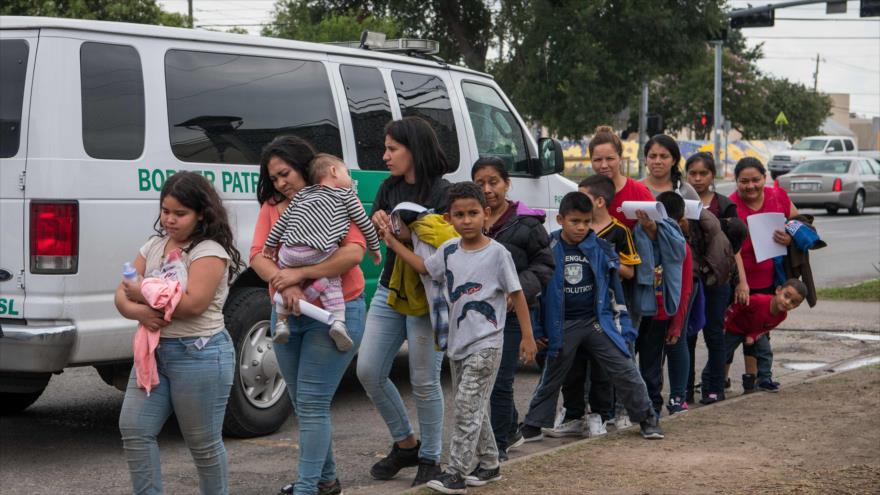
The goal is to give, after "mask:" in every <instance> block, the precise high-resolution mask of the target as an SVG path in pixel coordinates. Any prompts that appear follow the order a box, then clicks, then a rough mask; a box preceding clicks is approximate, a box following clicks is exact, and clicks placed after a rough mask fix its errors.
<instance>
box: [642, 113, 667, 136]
mask: <svg viewBox="0 0 880 495" xmlns="http://www.w3.org/2000/svg"><path fill="white" fill-rule="evenodd" d="M646 131H647V134H648V136H656V135H657V134H662V133H663V117H662V116H660V115H657V114H648V128H647V129H646Z"/></svg>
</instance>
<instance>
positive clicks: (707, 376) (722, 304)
mask: <svg viewBox="0 0 880 495" xmlns="http://www.w3.org/2000/svg"><path fill="white" fill-rule="evenodd" d="M730 293H731V288H730V285H728V284H721V285H718V286H715V287H706V325H705V326H704V327H703V340H704V341H705V342H706V350H707V351H708V352H709V358H708V360H707V361H706V366H705V367H704V368H703V373H702V376H701V380H702V381H703V385H702V388H701V393H702V394H703V397H705V396H707V395H709V394H718V396H719V397H723V396H724V376H725V375H724V363H725V361H727V355H726V352H725V350H724V312H725V311H726V310H727V306H729V305H730Z"/></svg>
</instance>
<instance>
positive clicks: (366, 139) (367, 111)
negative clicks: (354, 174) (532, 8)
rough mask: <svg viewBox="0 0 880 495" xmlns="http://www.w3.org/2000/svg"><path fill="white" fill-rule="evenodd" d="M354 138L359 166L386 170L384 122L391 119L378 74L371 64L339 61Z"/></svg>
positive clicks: (366, 168) (365, 168)
mask: <svg viewBox="0 0 880 495" xmlns="http://www.w3.org/2000/svg"><path fill="white" fill-rule="evenodd" d="M339 73H340V74H341V75H342V82H343V84H345V96H346V99H347V100H348V111H349V113H350V114H351V125H352V127H354V140H355V144H356V145H357V161H358V167H359V168H360V169H361V170H387V167H386V166H385V161H384V160H382V155H384V154H385V136H384V131H385V124H387V123H388V122H389V121H390V120H391V119H392V117H391V105H390V104H389V103H388V94H387V93H386V91H385V82H384V81H382V74H380V73H379V71H378V70H377V69H374V68H371V67H356V66H351V65H343V66H340V67H339Z"/></svg>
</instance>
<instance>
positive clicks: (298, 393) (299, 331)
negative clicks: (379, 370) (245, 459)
mask: <svg viewBox="0 0 880 495" xmlns="http://www.w3.org/2000/svg"><path fill="white" fill-rule="evenodd" d="M315 154H317V151H316V150H315V148H314V147H313V146H312V145H311V144H310V143H309V142H307V141H305V140H304V139H301V138H299V137H296V136H282V137H279V138H276V139H275V140H274V141H272V142H271V143H269V144H268V145H267V146H266V148H264V150H263V156H262V159H261V162H260V178H259V181H258V182H257V200H258V201H259V202H260V213H259V216H258V217H257V224H256V226H255V227H254V238H253V243H252V244H251V252H250V264H251V267H252V268H253V269H254V271H255V272H256V273H257V275H259V277H260V278H262V279H263V280H265V281H266V282H268V283H269V287H270V292H272V291H275V290H277V291H280V292H281V295H282V296H284V300H285V301H286V302H287V304H288V305H289V306H291V307H292V308H294V312H295V313H298V311H297V310H296V308H297V307H298V304H299V299H300V298H302V290H301V288H300V284H301V283H302V282H303V281H306V280H314V279H319V278H321V277H341V279H342V296H343V299H345V321H346V326H347V327H348V332H349V335H350V336H351V339H352V341H354V346H353V347H352V349H351V350H349V351H347V352H340V351H338V350H337V349H336V345H335V344H334V343H333V340H331V339H330V335H329V333H328V326H327V325H326V324H324V323H320V322H317V321H315V320H312V319H310V318H308V317H305V316H294V315H291V316H290V320H289V321H290V333H291V335H290V340H289V341H288V342H287V343H284V344H278V343H274V344H273V343H272V341H271V338H270V337H268V336H265V337H264V338H265V339H266V342H267V343H268V344H270V345H271V346H272V348H273V349H274V351H275V357H276V358H277V359H278V367H279V369H280V370H281V374H282V375H283V376H284V380H285V381H286V382H287V391H288V394H289V395H290V400H291V402H292V403H293V405H294V409H295V410H296V413H297V416H298V417H299V421H298V423H297V424H298V427H299V444H300V447H299V465H298V467H297V480H296V481H295V482H293V483H290V484H288V485H286V486H284V487H282V488H281V493H310V494H311V493H341V487H340V485H339V479H338V478H337V476H336V462H335V461H334V459H333V450H332V444H331V435H332V429H331V425H330V402H331V401H332V400H333V395H334V394H335V393H336V389H337V387H339V382H340V381H341V380H342V375H343V374H344V373H345V370H346V369H348V366H349V364H351V360H352V358H354V355H355V353H356V352H357V350H358V347H359V345H360V342H361V337H362V336H363V333H364V321H365V315H366V305H365V303H364V296H363V292H364V274H363V273H362V272H361V269H360V267H359V266H358V265H359V263H360V262H361V260H362V259H363V257H364V252H365V250H366V240H365V239H364V235H363V234H362V233H361V232H360V230H358V228H357V226H356V225H354V224H352V225H351V227H350V228H349V231H348V235H347V236H346V237H345V238H344V239H343V240H342V243H341V244H340V246H339V249H338V250H337V251H336V252H335V253H334V254H333V255H332V256H330V257H329V258H327V259H326V260H325V261H322V262H321V263H318V264H316V265H310V266H303V267H298V268H284V269H279V268H278V265H276V264H275V262H274V261H272V260H270V259H269V258H266V257H264V256H263V255H262V251H263V245H264V244H265V242H266V238H268V237H269V231H270V230H271V229H272V225H273V224H274V223H275V222H276V221H277V220H278V218H279V217H280V216H281V213H282V212H284V210H285V209H286V208H287V205H288V204H289V203H290V200H291V199H292V198H293V196H294V195H296V193H297V192H299V190H300V189H302V188H303V187H305V186H307V185H308V182H307V181H308V177H309V173H308V167H309V162H311V161H312V159H313V158H314V156H315ZM316 304H317V303H316ZM272 316H273V318H272V319H273V320H274V316H275V312H274V309H273V311H272ZM274 326H275V325H274V321H273V322H272V325H271V327H272V328H274ZM242 374H243V373H242ZM337 489H338V490H339V491H336V490H337Z"/></svg>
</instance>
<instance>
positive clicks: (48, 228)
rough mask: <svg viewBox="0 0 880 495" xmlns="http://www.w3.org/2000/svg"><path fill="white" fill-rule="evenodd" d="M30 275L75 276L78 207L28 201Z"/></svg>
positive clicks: (77, 248)
mask: <svg viewBox="0 0 880 495" xmlns="http://www.w3.org/2000/svg"><path fill="white" fill-rule="evenodd" d="M30 214H31V222H30V247H31V249H30V258H31V273H52V274H65V273H76V270H77V265H78V262H79V204H78V203H77V202H76V201H31V209H30Z"/></svg>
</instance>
